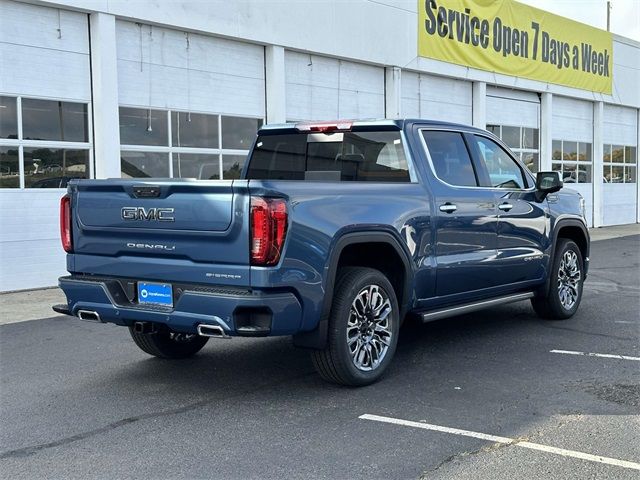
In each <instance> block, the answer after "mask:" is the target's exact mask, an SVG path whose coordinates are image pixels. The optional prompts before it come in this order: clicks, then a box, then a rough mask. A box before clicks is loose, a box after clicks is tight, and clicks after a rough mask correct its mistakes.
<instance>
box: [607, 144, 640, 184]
mask: <svg viewBox="0 0 640 480" xmlns="http://www.w3.org/2000/svg"><path fill="white" fill-rule="evenodd" d="M617 146H620V147H622V161H619V162H617V161H615V162H614V161H613V147H617ZM606 147H609V160H606V159H605V155H606V151H607V150H606ZM631 148H632V149H634V150H635V153H636V155H635V156H636V158H634V159H633V162H628V161H627V149H631ZM637 152H638V146H637V145H629V144H625V143H603V144H602V170H603V172H602V180H601V181H602V183H603V184H610V185H624V184H632V185H633V184H635V183H638V160H637V155H638V153H637ZM613 167H622V171H623V175H622V177H623V181H622V182H612V181H608V182H607V181H605V178H606V176H605V173H604V169H605V168H608V169H609V172H610V174H611V173H612V172H613ZM628 168H633V169H635V181H633V182H627V179H626V172H627V169H628Z"/></svg>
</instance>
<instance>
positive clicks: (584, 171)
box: [551, 140, 593, 183]
mask: <svg viewBox="0 0 640 480" xmlns="http://www.w3.org/2000/svg"><path fill="white" fill-rule="evenodd" d="M551 149H552V155H551V161H552V163H551V167H552V170H553V171H556V172H560V175H561V176H562V181H563V182H565V183H591V167H592V162H593V158H592V153H591V143H586V142H576V141H572V140H553V141H552V148H551Z"/></svg>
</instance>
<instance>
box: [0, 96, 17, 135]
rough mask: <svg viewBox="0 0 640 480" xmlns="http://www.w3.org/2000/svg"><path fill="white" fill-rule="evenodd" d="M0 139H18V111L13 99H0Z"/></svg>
mask: <svg viewBox="0 0 640 480" xmlns="http://www.w3.org/2000/svg"><path fill="white" fill-rule="evenodd" d="M0 138H7V139H9V138H11V139H16V140H17V139H18V111H17V106H16V98H14V97H0Z"/></svg>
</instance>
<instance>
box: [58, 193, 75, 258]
mask: <svg viewBox="0 0 640 480" xmlns="http://www.w3.org/2000/svg"><path fill="white" fill-rule="evenodd" d="M60 240H61V241H62V248H64V251H65V252H68V253H71V252H72V251H73V243H72V240H71V197H70V196H69V195H65V196H64V197H62V198H61V199H60Z"/></svg>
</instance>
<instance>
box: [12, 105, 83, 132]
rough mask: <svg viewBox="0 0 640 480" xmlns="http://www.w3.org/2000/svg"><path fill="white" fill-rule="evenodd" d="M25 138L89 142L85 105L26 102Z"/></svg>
mask: <svg viewBox="0 0 640 480" xmlns="http://www.w3.org/2000/svg"><path fill="white" fill-rule="evenodd" d="M22 132H23V133H22V138H24V139H25V140H52V141H57V142H88V141H89V132H88V128H87V105H86V104H84V103H71V102H56V101H51V100H38V99H35V98H23V99H22Z"/></svg>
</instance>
